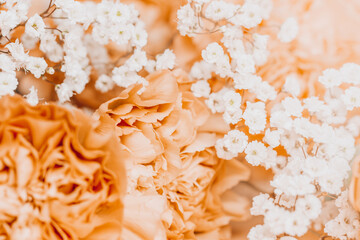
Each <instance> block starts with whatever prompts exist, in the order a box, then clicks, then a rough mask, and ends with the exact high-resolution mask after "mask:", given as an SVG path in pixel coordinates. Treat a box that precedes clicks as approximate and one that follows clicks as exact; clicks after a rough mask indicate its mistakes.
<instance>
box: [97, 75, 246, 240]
mask: <svg viewBox="0 0 360 240" xmlns="http://www.w3.org/2000/svg"><path fill="white" fill-rule="evenodd" d="M147 80H148V82H149V86H147V87H146V90H145V92H144V93H142V94H141V95H138V94H137V91H138V90H139V87H141V86H135V87H132V88H129V89H127V90H125V91H123V92H122V93H121V95H120V96H119V97H117V98H114V99H112V100H110V101H108V102H106V103H104V104H103V105H101V106H100V108H99V110H98V111H97V112H96V114H95V117H96V118H99V119H100V120H101V121H106V122H108V123H109V122H112V123H113V125H116V134H117V135H118V137H119V139H120V142H121V144H122V145H123V146H124V147H125V148H126V149H127V151H128V152H129V153H130V154H131V155H132V157H131V161H128V162H127V174H128V181H129V184H128V187H127V195H126V197H125V216H124V228H125V230H124V232H123V233H124V236H123V237H124V239H196V238H199V239H200V238H201V237H202V236H203V237H206V236H217V237H216V238H211V239H228V238H229V236H230V228H228V227H227V226H228V224H229V221H230V220H233V219H234V220H235V219H237V220H239V219H244V218H245V217H246V216H247V214H248V213H247V208H248V201H247V200H245V199H244V198H242V197H241V196H238V195H237V194H235V193H234V192H232V191H231V188H232V187H234V186H235V185H236V184H237V183H238V182H239V181H243V180H247V179H248V177H249V170H248V169H247V168H246V167H245V166H244V165H243V164H242V163H241V162H239V161H238V160H235V159H233V160H230V161H227V160H222V159H219V158H217V156H216V153H215V149H214V144H215V142H216V140H217V139H218V138H219V137H221V136H222V135H223V134H224V132H226V131H227V130H228V127H226V124H225V123H224V122H223V120H222V119H221V118H218V117H217V116H215V115H211V114H210V112H209V110H208V109H207V107H206V106H205V104H204V103H203V102H202V101H200V100H199V99H198V98H196V97H194V96H193V94H192V93H191V92H190V91H189V88H190V84H189V82H190V81H189V79H187V77H186V74H184V72H181V71H173V72H170V71H168V70H164V71H160V72H155V73H153V74H150V75H149V76H148V77H147ZM109 117H110V119H111V120H110V119H109ZM234 206H236V208H235V207H234ZM208 234H209V235H208ZM202 239H205V238H202Z"/></svg>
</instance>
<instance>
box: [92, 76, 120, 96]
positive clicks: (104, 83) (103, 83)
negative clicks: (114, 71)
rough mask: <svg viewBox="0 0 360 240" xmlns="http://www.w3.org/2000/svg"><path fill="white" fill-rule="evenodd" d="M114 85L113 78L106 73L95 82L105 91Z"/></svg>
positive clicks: (98, 87)
mask: <svg viewBox="0 0 360 240" xmlns="http://www.w3.org/2000/svg"><path fill="white" fill-rule="evenodd" d="M114 85H115V83H114V81H113V80H112V78H111V77H109V76H108V75H105V74H102V75H101V76H100V77H99V78H98V79H97V80H96V82H95V88H96V89H97V90H99V91H100V92H103V93H105V92H107V91H109V90H111V89H113V87H114Z"/></svg>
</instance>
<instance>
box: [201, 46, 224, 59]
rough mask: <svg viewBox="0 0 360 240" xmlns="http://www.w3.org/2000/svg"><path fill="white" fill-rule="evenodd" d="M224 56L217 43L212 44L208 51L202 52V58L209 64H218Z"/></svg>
mask: <svg viewBox="0 0 360 240" xmlns="http://www.w3.org/2000/svg"><path fill="white" fill-rule="evenodd" d="M223 55H224V50H223V48H222V47H221V46H220V45H219V44H218V43H216V42H214V43H210V44H209V45H208V46H207V47H206V49H204V50H202V52H201V56H202V57H203V59H204V60H205V61H206V62H208V63H216V62H217V61H218V60H219V59H221V58H222V57H223Z"/></svg>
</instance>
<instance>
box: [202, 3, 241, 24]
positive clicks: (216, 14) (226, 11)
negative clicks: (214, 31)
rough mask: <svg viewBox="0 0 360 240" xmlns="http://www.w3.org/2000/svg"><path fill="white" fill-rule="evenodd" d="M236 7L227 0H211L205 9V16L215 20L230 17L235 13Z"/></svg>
mask: <svg viewBox="0 0 360 240" xmlns="http://www.w3.org/2000/svg"><path fill="white" fill-rule="evenodd" d="M235 10H236V8H235V7H234V6H233V5H232V4H230V3H227V2H225V1H218V0H216V1H211V2H210V4H209V5H208V6H207V7H206V9H205V17H206V18H209V19H212V20H214V21H219V20H221V19H224V18H230V17H232V16H233V15H234V13H235Z"/></svg>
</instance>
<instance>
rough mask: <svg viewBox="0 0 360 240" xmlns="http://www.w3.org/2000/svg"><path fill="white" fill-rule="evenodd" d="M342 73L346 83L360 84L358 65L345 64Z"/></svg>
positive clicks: (341, 69) (359, 67)
mask: <svg viewBox="0 0 360 240" xmlns="http://www.w3.org/2000/svg"><path fill="white" fill-rule="evenodd" d="M340 72H341V74H342V75H343V79H344V82H346V83H352V84H360V65H359V64H356V63H345V64H344V65H343V66H342V67H341V68H340Z"/></svg>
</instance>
